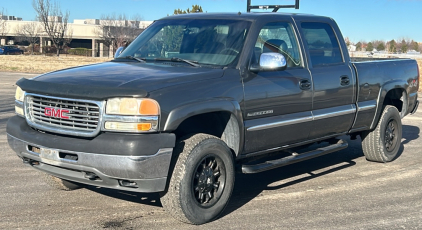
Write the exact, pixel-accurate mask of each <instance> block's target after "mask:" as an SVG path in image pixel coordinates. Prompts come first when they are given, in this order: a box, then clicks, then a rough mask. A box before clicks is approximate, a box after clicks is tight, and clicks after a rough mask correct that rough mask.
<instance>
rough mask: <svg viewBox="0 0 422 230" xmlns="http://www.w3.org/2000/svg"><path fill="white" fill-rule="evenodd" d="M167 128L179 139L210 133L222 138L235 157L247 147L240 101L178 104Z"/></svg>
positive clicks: (171, 113)
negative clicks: (244, 146) (192, 134)
mask: <svg viewBox="0 0 422 230" xmlns="http://www.w3.org/2000/svg"><path fill="white" fill-rule="evenodd" d="M204 120H205V121H208V122H203V121H204ZM163 131H165V132H174V133H176V137H177V138H181V137H183V136H184V135H187V134H190V133H206V134H210V135H214V136H217V137H219V138H221V139H222V140H223V141H224V142H225V143H226V144H227V146H229V148H230V149H232V151H233V153H234V155H235V156H237V155H238V154H239V153H240V152H241V151H242V150H243V144H244V125H243V117H242V112H241V110H240V105H239V103H237V102H236V101H230V100H212V101H205V102H198V103H193V104H188V105H184V106H181V107H178V108H176V109H174V110H172V111H171V112H170V113H169V116H168V118H167V120H166V122H165V125H164V130H163Z"/></svg>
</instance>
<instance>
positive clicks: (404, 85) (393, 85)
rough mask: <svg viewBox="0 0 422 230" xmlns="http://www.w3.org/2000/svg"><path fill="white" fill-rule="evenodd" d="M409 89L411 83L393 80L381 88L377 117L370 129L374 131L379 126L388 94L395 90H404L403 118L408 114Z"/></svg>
mask: <svg viewBox="0 0 422 230" xmlns="http://www.w3.org/2000/svg"><path fill="white" fill-rule="evenodd" d="M408 87H409V83H408V82H406V81H404V80H400V79H398V80H392V81H387V82H386V83H385V84H384V85H382V86H381V89H380V91H379V94H378V99H377V108H376V111H375V117H374V120H372V124H371V127H370V129H371V130H372V129H374V128H375V127H376V125H377V124H378V120H379V118H380V116H381V113H382V109H383V108H382V106H383V104H384V100H385V96H386V95H387V93H388V92H390V91H391V90H393V89H401V90H403V108H402V111H403V112H402V117H404V116H405V115H406V114H407V113H408V107H409V96H408V94H407V89H408Z"/></svg>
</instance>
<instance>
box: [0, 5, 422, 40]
mask: <svg viewBox="0 0 422 230" xmlns="http://www.w3.org/2000/svg"><path fill="white" fill-rule="evenodd" d="M58 2H59V3H60V5H61V8H62V10H69V11H70V19H71V22H73V19H87V18H101V15H103V14H111V13H116V14H120V13H125V14H126V15H127V16H129V17H130V16H132V15H135V14H139V15H141V16H142V18H143V19H144V20H151V21H152V20H155V19H159V18H162V17H165V16H167V14H172V13H173V10H174V9H176V8H181V9H187V8H190V7H191V6H192V5H194V4H198V5H201V6H202V8H203V9H204V11H207V12H239V11H240V12H245V11H246V0H196V1H193V0H58ZM293 3H294V0H252V5H276V4H293ZM1 8H4V9H5V10H7V13H8V14H9V15H14V16H17V17H22V18H23V19H24V20H33V19H34V18H35V11H34V9H33V8H32V0H1V3H0V10H1ZM280 11H283V12H298V13H309V14H316V15H323V16H329V17H332V18H334V19H335V20H336V21H337V23H338V24H339V26H340V29H341V30H342V32H343V35H344V36H345V37H346V36H347V37H349V38H350V39H351V41H353V42H358V41H359V40H366V41H370V40H374V39H377V40H385V41H388V40H391V39H396V40H397V39H402V38H408V39H414V40H416V41H419V42H422V29H421V26H420V23H421V22H422V17H421V16H420V15H422V12H421V11H422V0H301V1H300V9H299V10H294V9H281V10H280Z"/></svg>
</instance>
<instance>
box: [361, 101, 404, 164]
mask: <svg viewBox="0 0 422 230" xmlns="http://www.w3.org/2000/svg"><path fill="white" fill-rule="evenodd" d="M401 137H402V124H401V118H400V113H399V111H398V110H397V108H396V107H394V106H390V105H387V106H386V107H385V108H384V111H383V112H382V114H381V117H380V120H379V122H378V125H377V127H376V128H375V129H374V130H372V131H366V132H364V133H362V150H363V153H364V154H365V157H366V159H367V160H368V161H375V162H382V163H385V162H389V161H392V160H394V159H395V158H396V157H397V154H398V152H399V149H400V146H401Z"/></svg>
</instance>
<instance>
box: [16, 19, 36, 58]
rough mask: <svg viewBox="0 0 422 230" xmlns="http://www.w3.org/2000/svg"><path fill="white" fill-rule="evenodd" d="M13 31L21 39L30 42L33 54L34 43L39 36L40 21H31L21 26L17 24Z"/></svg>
mask: <svg viewBox="0 0 422 230" xmlns="http://www.w3.org/2000/svg"><path fill="white" fill-rule="evenodd" d="M15 33H16V34H17V35H19V36H20V37H22V40H25V41H28V42H29V43H30V44H31V47H32V49H31V54H34V45H35V43H37V42H38V41H39V39H40V38H39V37H40V35H41V33H42V25H41V23H40V22H37V21H33V22H30V23H26V24H24V25H21V26H17V27H16V30H15Z"/></svg>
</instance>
